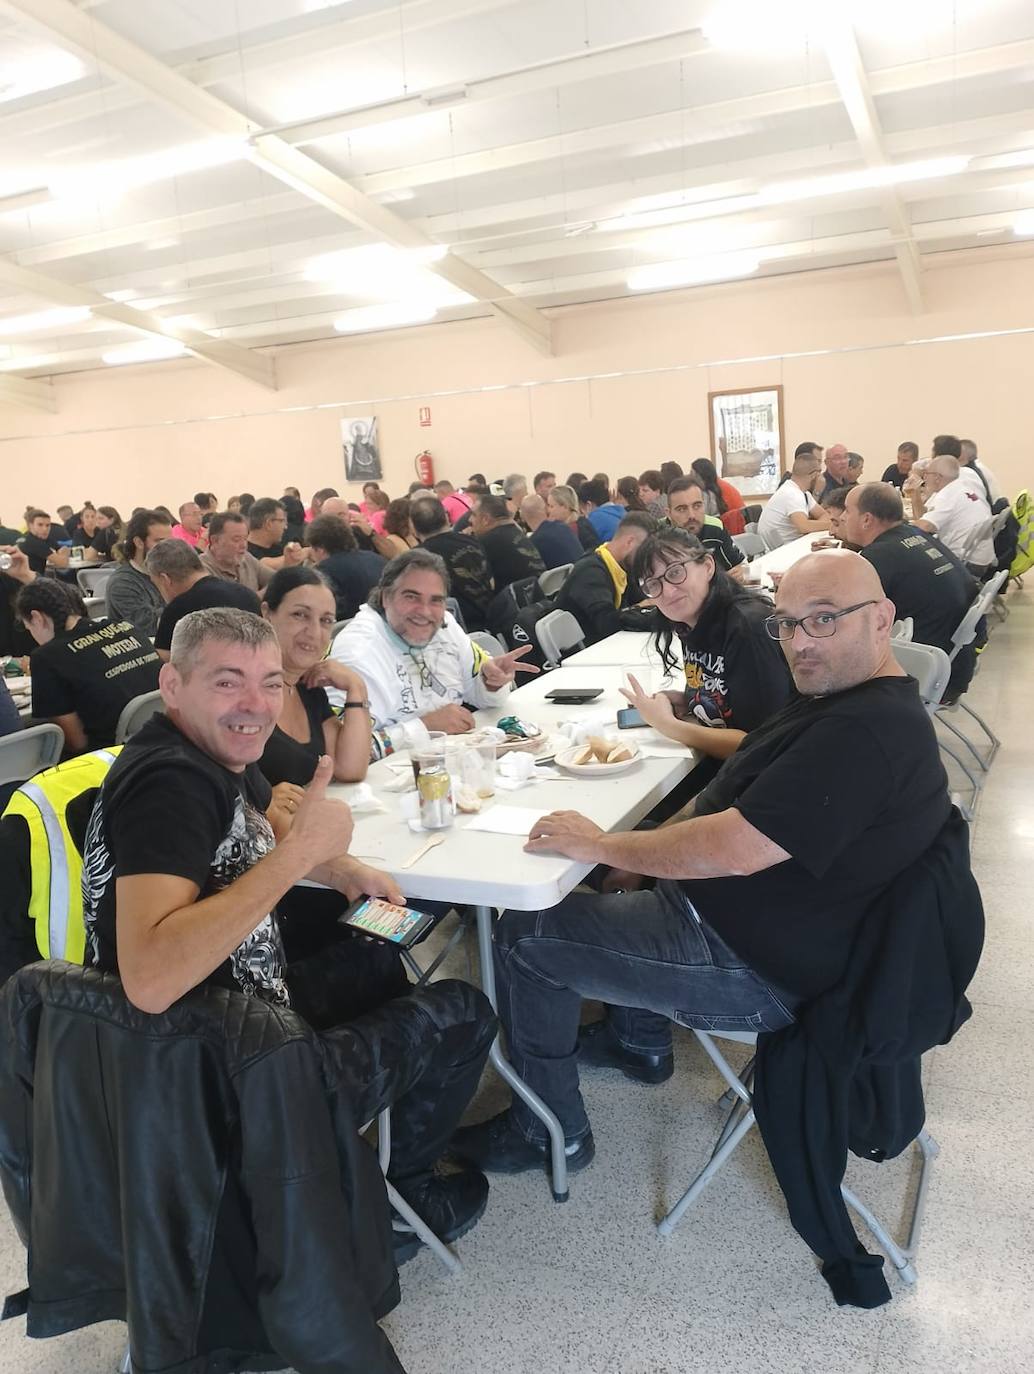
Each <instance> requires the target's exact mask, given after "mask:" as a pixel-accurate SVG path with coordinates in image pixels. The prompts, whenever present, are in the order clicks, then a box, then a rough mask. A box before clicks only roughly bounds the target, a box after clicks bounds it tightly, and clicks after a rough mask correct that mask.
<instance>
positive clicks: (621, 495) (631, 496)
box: [614, 477, 646, 511]
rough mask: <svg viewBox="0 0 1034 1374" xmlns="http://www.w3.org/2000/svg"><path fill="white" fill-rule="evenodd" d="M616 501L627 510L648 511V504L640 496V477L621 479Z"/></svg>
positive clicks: (617, 488)
mask: <svg viewBox="0 0 1034 1374" xmlns="http://www.w3.org/2000/svg"><path fill="white" fill-rule="evenodd" d="M616 492H617V495H616V496H615V498H614V499H615V500H616V501H617V502H618V504H619V505H621V506H624V507H625V508H626V510H641V511H645V510H646V502H645V501H644V500H643V498H642V497H641V496H640V495H639V478H638V477H620V478H619V479H618V484H617V487H616Z"/></svg>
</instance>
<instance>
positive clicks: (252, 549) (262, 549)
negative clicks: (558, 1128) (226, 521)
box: [248, 539, 284, 562]
mask: <svg viewBox="0 0 1034 1374" xmlns="http://www.w3.org/2000/svg"><path fill="white" fill-rule="evenodd" d="M283 551H284V540H283V539H281V540H280V541H279V543H277V544H270V546H269V548H268V549H267V548H266V546H265V544H253V543H252V542H251V540H250V539H249V540H248V552H249V553H250V554H251V556H252V558H257V559H258V560H259V562H261V561H262V559H263V558H279V557H280V556H281V554H282V553H283Z"/></svg>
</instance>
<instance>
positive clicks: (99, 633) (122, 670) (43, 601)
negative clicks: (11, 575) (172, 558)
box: [15, 577, 161, 758]
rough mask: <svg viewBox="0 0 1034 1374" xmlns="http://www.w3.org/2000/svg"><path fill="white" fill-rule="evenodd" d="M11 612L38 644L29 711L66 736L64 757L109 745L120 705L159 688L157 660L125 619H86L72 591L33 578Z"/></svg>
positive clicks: (151, 649) (55, 583) (32, 669)
mask: <svg viewBox="0 0 1034 1374" xmlns="http://www.w3.org/2000/svg"><path fill="white" fill-rule="evenodd" d="M15 609H16V612H17V615H18V618H19V619H20V620H21V622H22V624H23V625H24V626H25V628H26V629H27V630H28V632H29V634H30V635H32V637H33V639H34V640H35V641H36V643H37V644H38V645H39V646H40V647H39V648H38V649H37V650H36V652H35V653H34V654H33V655H32V668H31V671H32V714H33V716H34V718H35V719H36V720H38V721H52V722H53V723H54V724H55V725H58V726H60V728H61V730H62V731H63V733H64V736H65V749H64V757H65V758H70V757H71V756H72V755H74V754H81V753H83V751H84V750H87V749H103V748H104V747H105V746H107V745H112V744H114V743H115V729H116V726H117V725H118V718H119V716H120V715H121V714H122V709H123V707H124V706H126V705H128V704H129V702H131V701H132V700H133V698H134V697H139V696H144V695H145V694H146V693H147V692H153V691H155V690H156V689H157V687H158V671H159V669H160V668H161V663H160V661H159V658H158V655H157V654H156V653H155V651H154V648H153V647H152V645H151V644H150V642H149V641H148V640H146V639H141V637H140V636H139V635H138V634H137V632H136V630H135V629H134V628H133V626H132V625H131V624H130V623H129V621H128V620H108V619H104V618H101V619H98V620H90V619H88V618H87V616H86V613H85V609H84V607H83V602H82V598H81V597H80V595H79V593H78V592H77V591H75V590H74V588H72V587H70V586H68V585H67V584H66V583H63V582H58V581H57V580H56V579H55V578H50V577H38V578H37V579H36V581H35V582H30V583H29V584H28V585H27V586H25V587H23V588H22V590H21V591H20V592H19V593H18V601H17V603H16V607H15Z"/></svg>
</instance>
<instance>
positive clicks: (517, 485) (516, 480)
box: [503, 472, 528, 501]
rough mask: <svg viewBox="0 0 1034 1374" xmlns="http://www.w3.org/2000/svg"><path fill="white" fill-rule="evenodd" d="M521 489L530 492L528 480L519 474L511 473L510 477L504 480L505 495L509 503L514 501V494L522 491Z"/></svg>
mask: <svg viewBox="0 0 1034 1374" xmlns="http://www.w3.org/2000/svg"><path fill="white" fill-rule="evenodd" d="M521 487H523V488H524V490H525V491H527V490H528V479H527V477H522V476H521V474H520V473H519V472H511V473H510V475H509V477H504V478H503V495H504V496H505V497H506V499H507V501H512V500H513V494H514V492H515V491H520V489H521Z"/></svg>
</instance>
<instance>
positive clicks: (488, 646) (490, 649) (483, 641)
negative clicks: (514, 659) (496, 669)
mask: <svg viewBox="0 0 1034 1374" xmlns="http://www.w3.org/2000/svg"><path fill="white" fill-rule="evenodd" d="M469 637H470V640H471V642H472V643H474V644H477V645H478V646H479V647H480V648H482V649H484V651H485V653H486V654H490V655H491V657H492V658H498V657H499V655H500V654H505V653H506V646H505V645H504V644H503V642H502V640H499V639H496V637H495V635H490V634H489V633H488V631H487V630H472V631H471V632H470V636H469Z"/></svg>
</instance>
